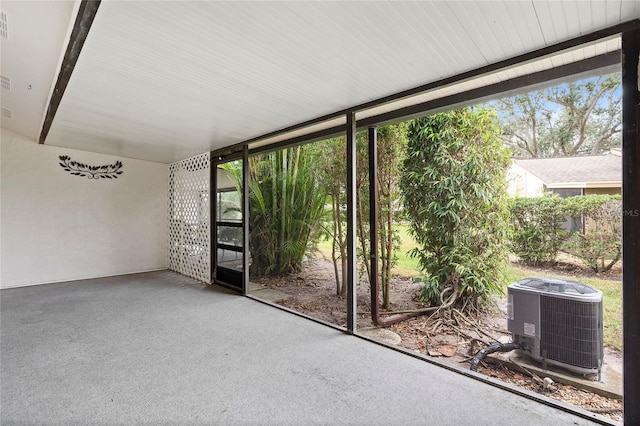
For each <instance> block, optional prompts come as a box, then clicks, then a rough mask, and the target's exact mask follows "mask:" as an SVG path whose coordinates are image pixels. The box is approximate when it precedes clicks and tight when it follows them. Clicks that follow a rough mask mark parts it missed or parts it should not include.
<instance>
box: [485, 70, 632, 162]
mask: <svg viewBox="0 0 640 426" xmlns="http://www.w3.org/2000/svg"><path fill="white" fill-rule="evenodd" d="M619 88H620V73H614V74H609V75H604V76H599V77H593V78H589V79H586V80H580V81H576V82H572V83H568V84H562V85H559V86H554V87H550V88H546V89H542V90H538V91H535V92H530V93H525V94H522V95H516V96H512V97H508V98H503V99H500V100H498V101H496V102H495V103H494V105H495V107H496V108H497V110H498V112H499V114H500V119H501V121H502V122H503V139H504V141H505V143H506V145H507V146H509V147H510V148H511V150H512V154H513V155H514V156H517V157H528V158H549V157H569V156H578V155H597V154H600V153H603V152H606V151H607V150H609V149H610V148H613V147H618V146H620V134H621V133H620V132H621V129H622V114H621V91H620V90H619Z"/></svg>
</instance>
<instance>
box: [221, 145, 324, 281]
mask: <svg viewBox="0 0 640 426" xmlns="http://www.w3.org/2000/svg"><path fill="white" fill-rule="evenodd" d="M315 155H316V154H315V150H314V149H313V147H311V146H297V147H293V148H285V149H282V150H279V151H275V152H270V153H266V154H259V155H255V156H253V157H251V158H250V159H249V250H250V252H251V259H252V263H251V274H252V276H254V277H258V276H262V275H282V274H286V273H289V272H293V271H297V270H299V269H300V267H301V265H302V261H303V260H304V256H305V254H306V253H307V251H308V247H309V242H310V237H311V236H312V235H313V233H314V231H315V229H316V228H317V226H318V223H319V220H320V216H321V215H322V210H323V206H324V193H323V191H321V188H320V187H319V185H318V168H317V167H316V164H317V161H315V160H316V157H315ZM231 171H232V173H233V175H234V177H235V179H236V183H237V185H238V187H239V188H240V182H241V179H240V178H241V170H240V169H235V170H231Z"/></svg>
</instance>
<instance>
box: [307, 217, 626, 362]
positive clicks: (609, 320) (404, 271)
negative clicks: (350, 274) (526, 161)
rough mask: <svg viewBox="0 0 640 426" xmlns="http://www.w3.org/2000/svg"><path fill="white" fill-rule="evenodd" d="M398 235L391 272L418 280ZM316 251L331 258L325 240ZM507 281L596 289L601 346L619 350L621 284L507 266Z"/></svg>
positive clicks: (405, 230)
mask: <svg viewBox="0 0 640 426" xmlns="http://www.w3.org/2000/svg"><path fill="white" fill-rule="evenodd" d="M397 229H398V230H399V232H400V241H401V244H400V249H399V250H398V251H397V256H398V260H397V264H396V266H395V268H394V269H393V274H394V275H396V276H402V277H410V278H413V277H419V276H420V273H419V272H418V270H417V262H416V260H415V259H413V258H411V257H410V256H409V255H408V254H407V253H408V252H409V250H411V249H412V248H414V247H416V243H415V242H414V241H413V238H411V235H410V234H409V227H408V226H407V225H398V226H397ZM318 248H319V249H320V251H321V252H322V253H323V255H324V256H325V258H327V259H331V244H330V242H328V241H321V242H320V243H319V244H318ZM506 275H507V282H508V283H513V282H515V281H518V280H520V279H522V278H525V277H529V276H532V275H534V276H541V277H547V278H561V279H570V280H573V281H580V282H582V283H584V284H586V285H588V286H590V287H593V288H596V289H598V290H600V291H602V293H603V302H602V304H603V311H604V343H605V345H607V346H610V347H611V348H613V349H616V350H622V283H621V282H620V281H613V280H603V279H598V278H590V277H579V276H578V277H575V276H572V277H569V278H568V277H567V276H562V275H553V274H545V273H536V272H533V271H530V270H525V269H520V268H518V267H516V266H513V265H510V266H509V267H508V268H507V271H506Z"/></svg>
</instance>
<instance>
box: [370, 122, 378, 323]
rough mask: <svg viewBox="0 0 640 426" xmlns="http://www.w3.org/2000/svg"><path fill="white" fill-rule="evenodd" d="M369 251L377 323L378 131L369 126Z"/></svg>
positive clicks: (372, 298)
mask: <svg viewBox="0 0 640 426" xmlns="http://www.w3.org/2000/svg"><path fill="white" fill-rule="evenodd" d="M369 244H370V246H369V253H370V254H371V259H370V261H371V268H370V271H371V276H370V277H369V283H370V287H371V319H372V321H373V325H376V326H377V325H379V324H378V291H379V286H378V131H377V129H376V128H375V127H369Z"/></svg>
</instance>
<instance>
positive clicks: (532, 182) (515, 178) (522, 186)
mask: <svg viewBox="0 0 640 426" xmlns="http://www.w3.org/2000/svg"><path fill="white" fill-rule="evenodd" d="M507 180H508V182H509V186H508V194H509V196H510V197H526V198H533V197H541V196H542V195H544V182H542V181H541V180H540V179H538V178H537V177H535V176H534V175H532V174H531V173H529V172H527V171H526V170H525V169H523V168H522V167H520V166H519V165H517V164H515V163H513V162H512V163H511V167H510V168H509V171H508V172H507Z"/></svg>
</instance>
